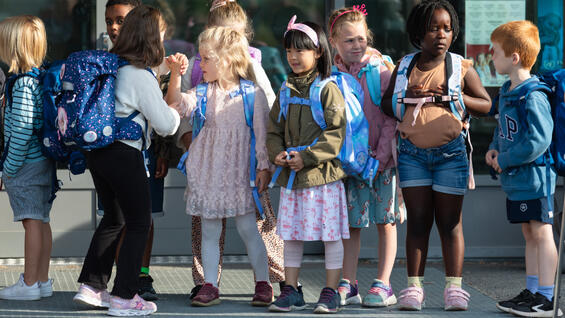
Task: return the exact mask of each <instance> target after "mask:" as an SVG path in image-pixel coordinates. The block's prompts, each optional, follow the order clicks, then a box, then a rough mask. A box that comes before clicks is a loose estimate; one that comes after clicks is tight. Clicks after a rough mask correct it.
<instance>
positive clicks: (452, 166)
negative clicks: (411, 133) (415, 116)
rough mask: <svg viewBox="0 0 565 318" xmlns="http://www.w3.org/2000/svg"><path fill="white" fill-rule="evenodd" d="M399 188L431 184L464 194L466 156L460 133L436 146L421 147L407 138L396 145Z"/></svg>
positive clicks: (447, 191) (436, 188)
mask: <svg viewBox="0 0 565 318" xmlns="http://www.w3.org/2000/svg"><path fill="white" fill-rule="evenodd" d="M398 150H399V154H398V176H399V181H400V182H399V186H400V187H401V188H409V187H420V186H432V190H434V191H436V192H442V193H447V194H455V195H464V194H465V193H466V192H467V183H468V180H469V159H468V158H467V149H466V146H465V139H464V137H463V136H462V135H459V137H457V138H455V139H453V140H452V141H450V142H448V143H447V144H445V145H443V146H440V147H437V148H427V149H422V148H418V147H416V146H414V145H413V144H412V143H411V142H410V141H408V139H402V140H401V142H400V146H399V147H398Z"/></svg>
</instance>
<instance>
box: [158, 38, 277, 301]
mask: <svg viewBox="0 0 565 318" xmlns="http://www.w3.org/2000/svg"><path fill="white" fill-rule="evenodd" d="M199 48H200V49H199V51H200V55H201V57H202V61H201V68H202V71H203V76H204V81H205V82H207V93H206V95H207V96H206V98H207V104H206V111H205V117H206V120H205V123H204V125H203V127H202V129H201V130H200V133H199V134H198V137H197V138H195V139H194V141H193V142H192V144H191V146H190V152H189V155H188V158H187V162H186V166H187V167H188V169H187V188H186V193H185V197H186V202H187V204H186V211H187V213H188V214H190V215H196V216H200V217H201V219H202V262H203V268H204V280H205V284H204V286H203V287H202V289H200V291H199V292H198V294H197V295H196V297H194V299H193V300H192V304H193V305H196V306H209V305H213V304H217V303H219V290H218V288H217V281H218V279H217V275H218V263H219V257H220V251H219V247H218V243H219V239H220V233H221V229H222V218H226V217H234V218H235V223H236V227H237V230H238V232H239V235H240V236H241V238H242V240H243V242H244V243H245V244H246V248H247V252H248V255H249V259H250V261H251V264H252V266H253V269H254V271H255V278H256V288H255V295H254V297H253V304H255V305H268V304H269V303H270V302H271V301H272V297H273V290H272V287H271V285H270V284H269V282H268V278H269V276H268V275H269V273H268V265H267V253H266V249H265V244H264V243H263V241H262V239H261V237H260V235H259V232H258V230H257V226H256V223H255V201H254V199H253V194H252V188H251V187H250V185H249V176H250V171H249V169H250V167H249V166H250V164H249V156H250V142H251V132H250V129H249V127H248V126H247V124H246V121H245V113H244V104H243V98H242V95H241V92H240V85H239V83H240V79H241V78H243V79H247V80H251V81H254V76H253V71H252V66H251V57H250V56H249V53H248V43H247V40H246V39H245V37H244V36H243V35H241V34H240V33H238V32H237V31H234V30H232V29H230V28H225V27H213V28H210V29H207V30H205V31H204V32H203V33H202V34H201V35H200V37H199ZM168 64H169V67H170V68H171V80H170V83H169V90H168V93H167V97H166V100H167V102H169V104H171V103H178V105H179V106H178V110H179V113H180V114H181V116H189V115H190V114H191V113H192V111H193V110H194V109H195V108H196V105H197V97H196V88H193V89H192V90H190V91H188V92H187V93H181V92H180V73H179V72H180V65H181V61H178V60H177V58H176V57H171V58H170V59H168ZM254 90H255V94H254V95H255V102H254V111H253V113H254V115H253V131H254V133H255V138H256V146H255V152H256V159H257V167H256V169H257V178H256V180H255V184H256V185H257V187H258V188H259V192H263V191H265V190H266V189H267V185H268V183H269V181H270V172H269V158H268V154H267V148H266V144H265V140H266V125H267V117H268V113H269V106H268V105H269V104H268V102H267V98H266V96H265V93H264V92H263V90H262V89H261V88H260V87H259V86H258V85H255V86H254Z"/></svg>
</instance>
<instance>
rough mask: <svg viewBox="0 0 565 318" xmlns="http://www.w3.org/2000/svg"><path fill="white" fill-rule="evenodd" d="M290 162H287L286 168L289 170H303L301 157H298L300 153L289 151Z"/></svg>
mask: <svg viewBox="0 0 565 318" xmlns="http://www.w3.org/2000/svg"><path fill="white" fill-rule="evenodd" d="M289 155H290V160H287V162H288V166H289V167H290V169H292V170H294V171H296V172H298V171H300V170H302V168H304V161H302V157H301V156H300V152H298V151H291V152H290V153H289Z"/></svg>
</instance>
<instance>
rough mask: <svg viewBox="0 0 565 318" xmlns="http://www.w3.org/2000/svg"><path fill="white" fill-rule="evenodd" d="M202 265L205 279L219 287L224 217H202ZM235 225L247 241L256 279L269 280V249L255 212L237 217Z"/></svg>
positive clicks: (246, 244) (244, 240) (246, 246)
mask: <svg viewBox="0 0 565 318" xmlns="http://www.w3.org/2000/svg"><path fill="white" fill-rule="evenodd" d="M201 220H202V267H203V268H204V281H206V283H211V284H212V285H214V286H216V287H217V285H218V284H217V282H218V265H219V263H220V248H219V243H220V234H221V232H222V219H205V218H202V219H201ZM235 225H236V227H237V232H238V233H239V236H240V237H241V239H242V240H243V243H245V248H246V249H247V255H248V256H249V261H250V263H251V266H253V270H254V271H255V280H256V281H269V265H268V260H267V249H266V248H265V243H264V242H263V239H261V236H260V235H259V230H257V223H256V220H255V213H247V214H245V215H239V216H236V217H235Z"/></svg>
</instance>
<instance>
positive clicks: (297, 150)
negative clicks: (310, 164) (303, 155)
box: [269, 138, 318, 194]
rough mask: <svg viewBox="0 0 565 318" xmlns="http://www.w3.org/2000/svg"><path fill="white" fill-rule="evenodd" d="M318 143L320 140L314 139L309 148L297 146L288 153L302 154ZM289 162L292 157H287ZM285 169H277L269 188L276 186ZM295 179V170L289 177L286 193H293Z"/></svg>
mask: <svg viewBox="0 0 565 318" xmlns="http://www.w3.org/2000/svg"><path fill="white" fill-rule="evenodd" d="M316 142H318V138H316V139H314V141H313V142H312V143H311V144H309V145H308V146H296V147H290V148H286V152H287V153H290V152H291V151H296V152H300V151H304V150H306V149H308V147H312V146H313V145H315V144H316ZM286 159H287V160H290V159H291V157H290V155H287V156H286ZM282 169H283V167H281V166H278V167H277V169H276V170H275V173H274V174H273V177H272V178H271V182H270V183H269V188H272V187H274V186H275V183H276V181H277V179H278V178H279V175H280V174H281V172H282ZM294 178H296V171H294V170H292V169H291V170H290V175H289V176H288V182H287V184H286V190H285V191H286V193H287V194H288V193H290V192H291V191H292V185H293V184H294Z"/></svg>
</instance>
